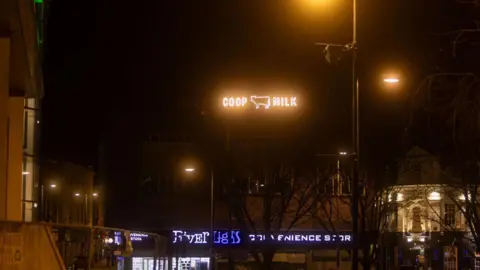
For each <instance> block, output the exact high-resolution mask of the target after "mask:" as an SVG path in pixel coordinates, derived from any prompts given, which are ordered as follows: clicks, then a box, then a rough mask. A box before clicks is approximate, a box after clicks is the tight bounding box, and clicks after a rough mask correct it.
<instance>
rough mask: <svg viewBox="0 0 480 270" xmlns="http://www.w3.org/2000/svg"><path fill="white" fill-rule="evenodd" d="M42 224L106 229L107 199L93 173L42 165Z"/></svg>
mask: <svg viewBox="0 0 480 270" xmlns="http://www.w3.org/2000/svg"><path fill="white" fill-rule="evenodd" d="M41 167H42V170H41V174H40V194H39V199H38V201H39V205H38V209H39V212H38V214H39V220H41V221H46V222H52V223H60V224H71V225H93V226H103V225H104V210H103V209H104V207H103V205H104V199H103V198H104V196H103V193H102V189H101V187H99V186H97V185H95V183H94V177H95V173H94V172H93V170H92V169H90V168H86V167H83V166H79V165H75V164H72V163H65V162H55V161H44V162H42V163H41Z"/></svg>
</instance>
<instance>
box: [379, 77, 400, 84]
mask: <svg viewBox="0 0 480 270" xmlns="http://www.w3.org/2000/svg"><path fill="white" fill-rule="evenodd" d="M383 81H384V82H385V83H389V84H394V83H398V82H400V80H399V79H397V78H385V79H383Z"/></svg>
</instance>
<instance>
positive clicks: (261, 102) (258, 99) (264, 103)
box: [250, 96, 270, 110]
mask: <svg viewBox="0 0 480 270" xmlns="http://www.w3.org/2000/svg"><path fill="white" fill-rule="evenodd" d="M250 101H251V102H252V103H253V104H255V109H257V110H258V109H260V107H264V108H265V110H266V109H268V108H270V97H269V96H251V97H250Z"/></svg>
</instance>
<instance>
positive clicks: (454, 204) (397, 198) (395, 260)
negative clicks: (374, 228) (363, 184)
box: [382, 147, 480, 270]
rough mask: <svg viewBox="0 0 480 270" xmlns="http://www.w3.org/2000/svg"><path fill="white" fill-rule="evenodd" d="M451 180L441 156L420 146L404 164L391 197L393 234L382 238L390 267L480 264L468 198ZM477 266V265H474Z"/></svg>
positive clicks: (448, 267)
mask: <svg viewBox="0 0 480 270" xmlns="http://www.w3.org/2000/svg"><path fill="white" fill-rule="evenodd" d="M451 183H452V179H448V178H447V177H446V176H445V174H444V172H443V170H442V168H441V166H440V164H439V163H438V161H437V159H436V158H435V157H433V156H432V155H431V154H430V153H428V152H427V151H425V150H423V149H421V148H418V147H415V148H413V149H411V150H410V151H409V152H408V154H407V156H406V158H405V160H404V161H403V162H402V163H401V166H400V172H399V176H398V184H397V185H396V186H394V187H392V189H391V191H392V192H391V193H390V194H391V195H389V201H390V202H394V203H395V211H393V212H392V213H391V214H390V215H389V217H388V224H389V228H388V231H389V233H386V234H385V237H384V238H383V239H382V240H383V241H384V244H385V246H388V247H389V248H387V249H388V250H387V251H386V256H387V259H386V260H385V262H386V265H387V267H389V268H388V269H391V268H392V267H394V269H398V267H402V266H404V267H409V266H414V265H423V266H424V267H425V268H428V267H432V268H433V269H446V270H456V269H468V268H470V267H471V269H480V266H478V265H479V261H478V259H476V258H475V247H474V245H472V243H471V242H470V241H469V240H468V239H471V235H470V234H469V228H468V226H467V225H466V224H467V220H466V218H465V215H464V213H463V212H462V211H461V209H460V207H463V206H462V205H463V204H464V203H465V197H464V196H463V193H462V191H461V190H459V189H458V188H456V187H454V186H453V185H452V184H451ZM474 267H475V268H474Z"/></svg>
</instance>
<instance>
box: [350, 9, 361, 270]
mask: <svg viewBox="0 0 480 270" xmlns="http://www.w3.org/2000/svg"><path fill="white" fill-rule="evenodd" d="M352 36H353V39H352V83H353V85H352V86H353V87H352V90H353V91H352V94H353V98H352V118H353V119H352V123H353V124H352V147H353V152H354V153H353V154H354V156H353V163H354V164H353V183H352V184H353V187H352V203H351V206H352V237H353V252H352V270H358V246H359V245H358V243H359V242H358V238H359V232H358V200H359V195H360V194H359V188H360V187H359V179H358V178H359V170H360V168H359V166H360V165H359V154H360V144H359V142H360V132H359V131H360V128H359V127H360V121H359V111H360V110H359V90H358V88H359V85H358V77H357V73H356V68H357V0H353V33H352Z"/></svg>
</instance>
